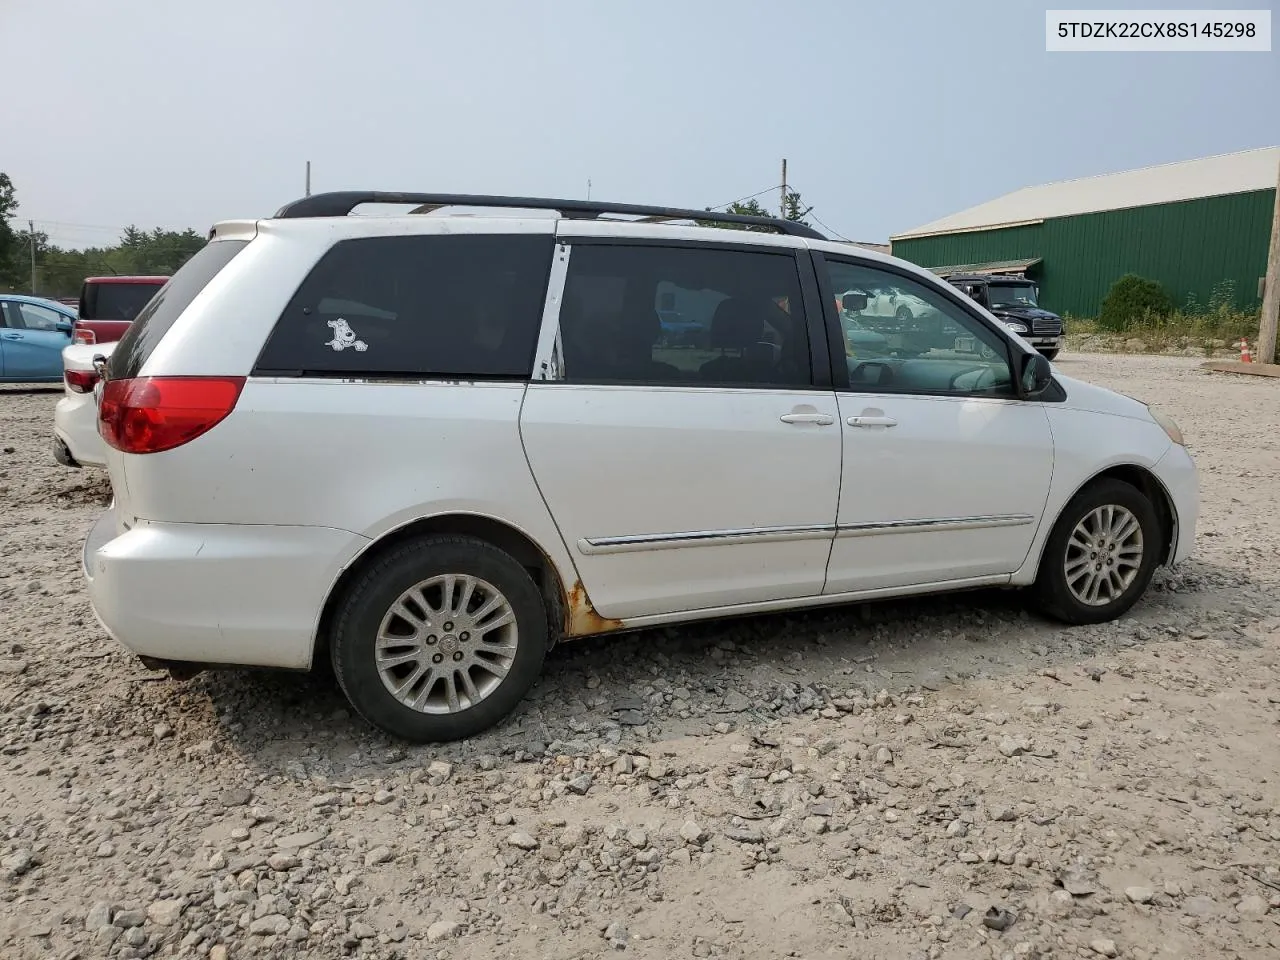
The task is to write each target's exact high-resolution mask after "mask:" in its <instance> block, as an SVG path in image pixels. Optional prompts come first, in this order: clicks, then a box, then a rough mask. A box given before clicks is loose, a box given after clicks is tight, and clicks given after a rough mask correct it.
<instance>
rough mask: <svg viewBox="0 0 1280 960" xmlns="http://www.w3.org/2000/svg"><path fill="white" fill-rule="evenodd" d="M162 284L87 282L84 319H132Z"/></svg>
mask: <svg viewBox="0 0 1280 960" xmlns="http://www.w3.org/2000/svg"><path fill="white" fill-rule="evenodd" d="M161 286H162V284H160V283H110V282H108V283H94V284H86V287H87V289H86V291H85V293H86V297H85V299H86V301H87V303H88V309H87V310H85V312H84V319H85V320H128V321H132V320H133V318H134V317H136V316H137V315H138V313H139V311H141V310H142V308H143V307H145V306H146V305H147V302H148V301H149V300H150V299H151V298H152V297H154V296H155V295H156V291H157V290H159V289H160V287H161Z"/></svg>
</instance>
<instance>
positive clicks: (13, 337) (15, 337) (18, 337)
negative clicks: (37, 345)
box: [0, 333, 22, 340]
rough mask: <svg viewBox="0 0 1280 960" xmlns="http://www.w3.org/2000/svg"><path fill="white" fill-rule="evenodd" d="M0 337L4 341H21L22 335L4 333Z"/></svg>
mask: <svg viewBox="0 0 1280 960" xmlns="http://www.w3.org/2000/svg"><path fill="white" fill-rule="evenodd" d="M0 336H3V337H4V338H5V339H6V340H21V339H22V334H20V333H5V334H0Z"/></svg>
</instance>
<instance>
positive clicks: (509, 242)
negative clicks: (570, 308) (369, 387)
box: [255, 234, 555, 379]
mask: <svg viewBox="0 0 1280 960" xmlns="http://www.w3.org/2000/svg"><path fill="white" fill-rule="evenodd" d="M554 246H555V240H554V238H553V237H551V236H550V235H528V234H517V235H512V234H463V235H458V234H452V235H447V236H425V237H424V236H417V237H370V238H362V239H357V240H344V241H342V242H340V243H338V244H336V245H335V246H334V247H333V248H332V249H331V250H330V251H329V252H328V253H326V254H325V255H324V256H323V257H322V258H321V259H320V262H319V263H317V264H316V266H315V268H314V269H313V270H312V271H311V273H310V274H309V275H308V276H307V278H306V280H304V281H303V282H302V285H301V286H300V287H299V288H298V291H297V293H295V294H294V296H293V299H292V300H290V301H289V305H288V306H287V307H286V308H285V311H284V313H283V314H282V315H281V316H280V320H279V322H278V323H277V324H276V328H275V330H274V331H273V333H272V334H271V338H270V339H269V340H268V341H267V344H266V346H265V347H264V348H263V350H262V355H261V356H260V357H259V358H258V366H257V369H256V370H255V373H258V374H265V375H277V376H319V377H323V376H335V375H336V376H349V375H356V376H387V377H423V378H431V377H466V378H472V377H477V378H483V377H489V378H503V379H523V378H526V377H528V376H529V372H530V370H531V369H532V366H533V352H534V348H535V346H536V344H537V339H538V329H539V326H540V325H541V319H542V307H543V299H544V297H545V296H546V284H547V273H548V271H549V270H550V267H551V255H552V250H553V248H554Z"/></svg>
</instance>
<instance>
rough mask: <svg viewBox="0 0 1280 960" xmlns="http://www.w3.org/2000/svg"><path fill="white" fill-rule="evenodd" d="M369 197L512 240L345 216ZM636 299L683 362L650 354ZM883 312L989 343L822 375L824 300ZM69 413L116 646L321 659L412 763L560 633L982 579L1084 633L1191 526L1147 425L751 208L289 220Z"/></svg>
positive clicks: (1191, 503)
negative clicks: (95, 433) (391, 211)
mask: <svg viewBox="0 0 1280 960" xmlns="http://www.w3.org/2000/svg"><path fill="white" fill-rule="evenodd" d="M379 202H382V203H402V204H413V205H422V206H424V207H430V208H432V209H444V208H448V207H452V206H461V207H472V208H473V207H489V208H497V209H502V210H510V209H512V208H526V209H530V210H536V211H541V212H542V214H543V215H533V214H527V215H523V216H521V215H511V214H506V215H501V214H495V215H491V216H489V215H486V216H474V217H460V216H449V215H447V214H440V213H435V214H415V215H406V216H386V217H384V216H376V217H375V216H358V215H351V214H353V212H354V211H355V209H356V208H357V207H358V206H360V205H362V204H370V203H379ZM546 211H555V212H556V213H557V214H558V216H556V217H549V216H546V215H545V212H546ZM624 216H632V217H644V218H645V221H644V222H640V221H631V222H623V221H621V220H620V219H619V218H620V217H624ZM673 220H684V221H695V222H696V221H702V222H706V221H708V220H711V221H720V222H722V223H728V224H731V225H740V224H747V225H756V226H761V227H767V228H768V229H769V230H771V231H773V232H770V233H765V232H755V231H746V230H740V229H738V230H728V229H714V228H710V227H705V226H693V225H678V224H674V223H671V222H657V221H673ZM664 285H666V287H669V288H674V289H675V290H676V292H677V295H676V296H674V297H673V298H672V303H671V307H672V308H673V309H678V310H680V312H681V314H682V316H683V315H685V314H686V313H691V312H692V307H690V306H687V304H691V303H693V302H695V301H697V302H700V303H702V304H703V308H702V309H703V310H704V312H709V314H710V321H709V330H708V335H709V345H708V348H707V350H706V351H703V350H696V349H667V348H662V347H659V346H658V342H659V340H660V338H661V336H662V329H661V323H660V320H659V318H658V316H657V315H656V311H657V310H658V309H660V308H661V307H662V306H663V305H662V304H661V299H660V297H659V292H660V290H661V289H663V287H664ZM885 289H893V290H895V291H896V292H897V293H898V295H899V299H900V300H902V299H906V298H917V299H918V300H920V301H923V302H924V303H926V304H927V305H928V306H929V307H930V309H931V310H932V311H934V312H936V313H938V314H940V315H943V316H945V317H946V318H947V319H948V322H950V323H952V324H954V325H955V326H956V328H957V329H959V330H961V331H963V333H964V335H965V336H967V337H970V338H972V339H973V340H974V341H976V342H977V343H979V344H981V345H982V349H981V350H977V351H975V352H973V353H970V354H967V355H961V354H958V353H957V352H956V351H943V350H930V351H929V352H928V353H927V354H925V355H922V356H906V357H904V356H887V357H877V358H864V357H861V356H847V355H846V354H845V353H844V352H843V351H842V350H841V338H842V320H841V317H840V315H839V311H838V309H837V306H838V303H839V301H837V296H838V293H839V291H863V292H868V291H872V290H885ZM712 304H714V306H712ZM495 305H498V306H500V309H495ZM854 305H855V304H854V303H852V302H851V303H850V306H854ZM890 319H891V320H893V321H895V322H897V323H898V324H899V326H900V327H901V326H906V325H908V324H910V323H914V322H915V321H916V319H918V318H914V316H913V319H912V320H907V319H906V318H905V317H904V318H902V319H901V320H898V319H897V315H896V313H895V314H894V316H893V317H892V318H890ZM100 390H101V394H100V397H101V399H100V405H99V429H100V430H101V432H102V435H103V438H104V440H105V441H106V443H107V447H108V449H107V469H108V471H109V473H110V477H111V488H112V492H113V494H114V500H113V503H112V506H111V507H110V508H109V509H108V510H107V511H106V512H105V513H104V514H103V515H102V517H101V518H100V519H99V521H98V522H97V524H96V525H95V526H94V528H93V530H92V531H91V532H90V533H89V535H88V537H87V539H86V541H85V545H84V550H83V567H84V573H85V577H86V579H87V582H88V593H89V596H90V599H91V601H92V604H93V609H94V611H95V613H96V615H97V616H98V618H99V620H100V621H101V622H102V623H103V625H104V626H105V627H106V629H107V630H108V631H109V632H110V634H111V635H112V636H113V637H115V638H116V639H117V640H118V641H119V642H121V643H122V644H124V645H125V646H126V647H127V648H129V649H130V650H132V651H133V652H134V653H136V654H137V655H139V656H140V657H141V658H142V662H143V663H144V664H147V665H148V666H151V667H156V668H168V669H170V670H173V671H174V672H175V673H176V674H177V675H179V676H182V675H189V674H190V673H191V672H193V671H198V670H200V669H203V668H204V667H207V666H209V665H215V664H221V665H237V666H261V667H278V668H291V669H298V670H307V669H310V668H311V667H312V666H313V665H315V664H316V663H317V662H318V661H319V660H320V659H321V658H327V659H328V660H329V662H330V663H331V664H332V665H333V668H334V671H335V673H336V675H337V679H338V682H339V684H340V686H341V687H342V690H343V691H344V692H345V694H346V696H347V698H348V700H349V701H350V702H351V703H352V705H353V706H354V707H355V709H356V710H358V711H359V712H360V714H361V715H363V716H364V717H365V718H367V719H368V720H370V721H371V722H372V723H374V724H376V725H378V726H379V727H381V728H383V729H384V730H386V731H389V732H390V733H392V734H394V735H396V736H400V737H404V738H407V739H410V740H416V741H431V740H451V739H457V738H460V737H465V736H469V735H471V734H474V733H477V732H479V731H482V730H485V729H487V728H489V727H491V726H492V725H494V724H496V723H497V722H498V721H499V720H501V719H502V718H503V717H504V716H506V715H507V714H508V713H510V712H511V711H512V710H513V709H514V708H515V707H516V705H517V704H518V703H519V702H520V701H521V699H522V698H523V697H524V695H525V694H526V693H527V691H528V690H529V689H530V688H531V687H532V685H533V684H534V682H535V681H536V679H537V677H538V675H539V673H540V671H541V669H542V665H543V662H544V658H545V656H546V653H547V650H548V648H549V647H550V646H551V645H553V644H555V643H558V642H560V641H562V640H567V639H572V638H574V637H580V636H586V635H592V634H600V633H609V632H616V631H621V630H635V629H642V628H650V627H657V626H662V625H665V624H676V623H684V622H688V621H694V620H701V619H707V618H720V617H726V616H733V615H743V614H757V613H763V612H768V611H781V610H793V609H799V608H807V607H816V606H823V605H834V604H843V603H849V602H851V601H862V600H867V599H873V598H885V597H893V596H908V595H916V594H922V593H931V592H939V591H951V590H960V589H971V588H976V587H1009V588H1026V589H1027V591H1028V592H1029V594H1030V599H1032V600H1033V602H1034V603H1035V605H1036V606H1037V607H1038V608H1039V609H1040V610H1041V611H1043V612H1044V613H1046V614H1048V615H1050V616H1052V617H1054V618H1056V619H1058V620H1061V621H1064V622H1066V623H1069V624H1096V623H1101V622H1103V621H1108V620H1113V619H1115V618H1116V617H1119V616H1121V615H1122V614H1124V613H1125V612H1126V611H1127V610H1129V609H1130V608H1131V607H1132V606H1133V604H1134V603H1136V602H1137V601H1138V600H1139V598H1140V597H1141V596H1142V595H1143V594H1144V592H1145V591H1146V589H1147V587H1148V585H1149V584H1150V582H1151V578H1152V575H1153V573H1154V572H1155V570H1156V568H1157V567H1158V566H1161V565H1165V564H1175V563H1177V562H1179V561H1180V560H1182V559H1183V558H1185V557H1186V556H1187V555H1188V554H1189V552H1190V550H1191V548H1192V545H1193V543H1194V537H1195V525H1196V518H1197V515H1198V488H1197V478H1196V469H1195V464H1194V463H1193V461H1192V459H1191V457H1190V455H1189V454H1188V452H1187V450H1186V448H1185V446H1184V445H1183V438H1182V434H1181V433H1180V432H1179V430H1178V427H1177V425H1176V424H1175V423H1173V422H1172V421H1171V420H1170V419H1169V418H1168V417H1166V416H1164V415H1163V414H1161V413H1160V412H1158V411H1153V410H1151V409H1149V408H1148V407H1147V406H1146V405H1145V404H1143V403H1141V402H1139V401H1137V400H1134V399H1131V398H1129V397H1125V396H1121V395H1119V394H1116V393H1112V392H1110V391H1108V390H1104V389H1102V388H1100V387H1097V386H1094V385H1092V384H1088V383H1083V382H1081V381H1078V380H1073V379H1071V378H1069V377H1065V376H1061V375H1060V374H1058V373H1057V371H1055V370H1054V369H1053V367H1052V365H1051V364H1050V363H1049V361H1048V360H1046V359H1045V358H1044V357H1043V356H1041V355H1040V354H1038V353H1036V352H1035V351H1034V350H1033V349H1032V348H1031V347H1030V346H1029V345H1028V344H1027V343H1026V342H1025V341H1024V340H1022V339H1020V338H1018V337H1016V336H1014V335H1013V334H1011V333H1010V332H1009V331H1008V330H1007V329H1006V328H1005V327H1004V326H1002V325H1001V324H1000V323H999V322H997V321H996V320H995V318H993V317H992V316H991V314H990V313H988V312H987V311H985V310H982V309H980V308H979V307H978V306H977V305H976V304H975V303H974V302H973V301H972V300H971V299H969V298H968V297H965V296H964V295H963V294H961V293H960V292H959V291H958V290H956V289H955V288H954V287H952V286H950V285H948V284H947V283H945V282H943V281H942V280H940V279H939V278H938V277H936V276H934V275H933V274H931V273H929V272H928V271H926V270H924V269H922V268H920V267H917V266H915V265H913V264H910V263H907V262H906V261H903V260H899V259H896V258H893V257H889V256H885V255H882V254H878V253H873V252H871V251H868V250H864V249H861V248H855V247H851V246H850V245H849V244H845V243H837V242H834V241H829V240H826V239H825V238H823V237H822V235H821V234H819V233H818V232H817V231H815V230H813V229H811V228H809V227H807V226H805V225H803V224H798V223H793V222H791V221H787V220H775V219H771V218H762V217H742V216H735V215H730V214H712V213H708V212H706V211H693V210H670V209H663V208H655V207H639V206H632V205H620V204H603V203H594V204H593V203H591V202H590V201H581V200H549V199H548V200H539V199H536V198H512V197H458V196H441V195H421V194H383V193H375V192H350V193H335V194H317V195H313V196H310V197H307V198H305V199H302V200H298V201H296V202H294V203H292V204H289V205H287V206H286V207H284V208H282V209H281V210H280V211H278V212H277V213H276V214H275V215H274V216H273V217H270V218H264V219H258V220H237V221H228V222H223V223H220V224H218V225H217V226H215V228H214V229H213V231H212V232H211V234H210V240H209V242H208V243H207V244H206V246H205V247H204V248H203V249H202V250H200V251H199V252H198V253H196V254H195V256H194V257H192V258H191V259H190V260H189V261H187V262H186V263H185V264H184V265H183V266H182V268H181V269H180V270H179V271H178V272H177V273H176V274H175V275H174V278H173V280H172V281H171V282H170V286H169V287H168V288H167V291H166V294H165V295H164V296H163V297H157V298H156V299H155V300H153V301H152V303H151V305H149V306H148V307H147V309H146V310H144V311H143V312H142V314H141V315H140V316H139V317H138V320H137V321H136V322H135V324H134V326H133V327H131V328H130V329H129V330H128V332H127V333H126V334H125V335H124V337H123V338H122V340H121V341H120V344H119V346H118V348H117V349H116V351H115V353H114V354H113V355H112V357H111V362H110V364H108V365H107V376H106V379H105V380H104V382H103V383H102V384H101V387H100Z"/></svg>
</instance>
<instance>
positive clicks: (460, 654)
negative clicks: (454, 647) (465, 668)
mask: <svg viewBox="0 0 1280 960" xmlns="http://www.w3.org/2000/svg"><path fill="white" fill-rule="evenodd" d="M453 659H454V660H461V659H462V651H461V650H459V651H458V652H457V653H455V654H454V655H453Z"/></svg>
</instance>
